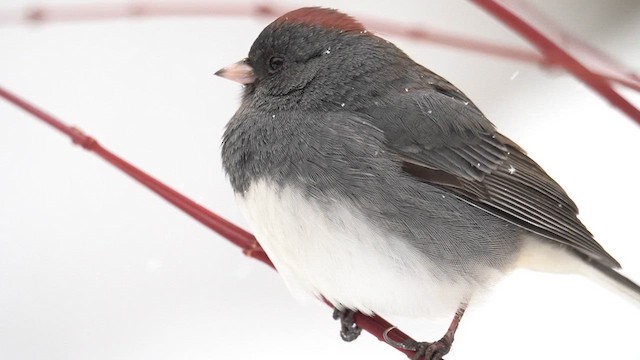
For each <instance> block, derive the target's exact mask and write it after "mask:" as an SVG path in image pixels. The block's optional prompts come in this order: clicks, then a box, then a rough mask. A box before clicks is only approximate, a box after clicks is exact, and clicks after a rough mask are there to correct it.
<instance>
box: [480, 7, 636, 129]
mask: <svg viewBox="0 0 640 360" xmlns="http://www.w3.org/2000/svg"><path fill="white" fill-rule="evenodd" d="M473 1H474V2H475V3H476V4H478V5H479V6H480V7H482V8H484V9H485V10H487V11H489V12H490V13H491V14H493V15H494V16H495V17H497V18H498V19H500V20H501V21H502V22H503V23H505V24H507V25H508V26H509V27H511V29H513V30H514V31H516V32H518V33H519V34H520V35H522V36H523V37H524V38H526V39H527V40H529V41H530V42H531V43H532V44H533V45H535V46H536V47H537V48H538V49H539V50H540V51H541V52H542V53H543V54H544V55H545V57H546V58H547V59H549V60H550V61H552V62H553V63H556V64H559V65H560V66H562V67H563V68H565V69H566V70H567V71H569V72H570V73H572V74H573V75H574V76H575V77H577V78H578V79H580V80H582V81H583V82H584V83H585V84H587V85H588V86H589V87H591V88H592V89H593V90H594V91H596V92H597V93H599V94H600V95H602V96H603V97H604V98H606V99H607V100H609V102H611V104H613V105H614V106H616V107H617V108H618V109H620V110H621V111H622V112H624V113H625V114H627V115H628V116H629V117H630V118H631V119H633V120H634V121H635V122H637V123H638V124H640V110H638V109H637V108H636V107H635V106H633V104H631V103H630V102H628V101H627V100H626V99H625V98H624V97H622V96H621V95H620V94H619V93H618V92H617V91H616V90H615V89H614V88H613V87H612V86H611V83H610V82H609V81H608V80H609V78H607V77H605V76H603V75H601V74H599V73H597V72H596V71H595V70H593V69H591V68H590V67H589V66H587V65H586V64H585V63H583V62H581V61H580V60H579V59H578V57H577V56H574V55H572V54H571V53H570V52H569V51H567V50H565V49H564V48H563V47H561V46H560V45H559V43H560V42H559V41H558V40H559V39H557V37H558V35H556V36H555V37H556V39H554V38H553V37H554V35H552V34H549V33H548V31H547V32H545V31H543V30H542V29H540V28H539V27H536V26H535V25H534V24H533V22H531V21H527V20H526V19H527V18H531V17H532V16H533V15H528V13H530V12H531V11H527V9H526V8H524V7H523V6H522V5H520V6H517V5H516V4H518V2H510V3H507V2H505V1H500V0H473ZM562 40H564V41H563V43H565V44H567V43H569V44H570V43H571V41H570V40H572V39H570V38H569V37H567V36H563V38H562ZM573 42H574V43H576V41H575V40H574V41H573ZM577 45H579V46H580V47H581V48H582V50H583V51H584V50H588V48H587V47H586V45H584V44H577ZM592 56H593V57H594V58H596V57H597V60H599V61H600V62H605V61H606V59H603V58H602V57H598V56H597V53H595V52H594V53H592ZM627 80H628V82H630V84H631V85H632V86H633V88H635V89H638V86H639V85H638V79H637V77H636V76H634V75H629V76H628V79H627Z"/></svg>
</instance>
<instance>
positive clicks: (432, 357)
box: [383, 303, 467, 360]
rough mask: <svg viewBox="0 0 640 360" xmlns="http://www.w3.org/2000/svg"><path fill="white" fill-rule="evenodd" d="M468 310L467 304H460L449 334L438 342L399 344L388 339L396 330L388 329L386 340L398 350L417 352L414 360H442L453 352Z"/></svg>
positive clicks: (410, 341)
mask: <svg viewBox="0 0 640 360" xmlns="http://www.w3.org/2000/svg"><path fill="white" fill-rule="evenodd" d="M466 308H467V304H466V303H462V304H460V306H459V307H458V310H457V311H456V314H455V315H454V317H453V320H451V324H450V325H449V328H448V329H447V332H446V333H445V334H444V336H443V337H442V339H440V340H438V341H436V342H432V343H430V342H417V341H415V340H408V341H405V342H397V341H395V340H391V339H390V338H389V337H388V333H389V331H391V330H393V329H394V328H390V329H387V331H385V332H384V334H383V337H384V340H385V341H386V342H387V343H388V344H389V345H392V346H395V347H397V348H401V349H405V350H412V351H415V354H414V355H413V357H412V358H411V359H412V360H441V359H442V357H443V356H445V355H446V354H447V353H448V352H449V350H451V344H453V337H454V335H455V333H456V330H458V324H459V323H460V319H462V315H464V311H465V309H466Z"/></svg>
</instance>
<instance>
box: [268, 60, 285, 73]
mask: <svg viewBox="0 0 640 360" xmlns="http://www.w3.org/2000/svg"><path fill="white" fill-rule="evenodd" d="M282 65H284V59H283V58H281V57H279V56H272V57H271V59H269V73H271V74H273V73H275V72H277V71H278V70H280V68H281V67H282Z"/></svg>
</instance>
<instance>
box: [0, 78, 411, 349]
mask: <svg viewBox="0 0 640 360" xmlns="http://www.w3.org/2000/svg"><path fill="white" fill-rule="evenodd" d="M0 97H2V98H5V99H6V100H7V101H9V102H10V103H12V104H14V105H15V106H17V107H19V108H21V109H23V110H24V111H26V112H28V113H30V114H31V115H33V116H35V117H36V118H38V119H40V120H42V121H43V122H45V123H47V124H49V125H51V126H52V127H53V128H55V129H56V130H58V131H60V132H62V133H64V134H65V135H67V136H68V137H69V138H70V139H71V141H73V143H74V144H77V145H80V146H82V147H83V148H84V149H85V150H87V151H90V152H93V153H95V154H96V155H98V156H99V157H101V158H102V159H104V160H106V161H107V162H108V163H110V164H111V165H113V166H115V167H117V168H118V169H120V170H122V171H123V172H124V173H125V174H127V175H129V176H130V177H132V178H133V179H135V180H136V181H138V182H139V183H141V184H142V185H144V186H145V187H146V188H148V189H150V190H151V191H153V192H155V193H156V194H158V195H160V196H161V197H162V198H164V199H165V200H167V201H168V202H169V203H171V204H172V205H174V206H176V207H178V208H179V209H180V210H182V211H184V212H185V213H187V214H188V215H189V216H191V217H192V218H194V219H195V220H197V221H198V222H200V223H201V224H203V225H204V226H206V227H208V228H209V229H211V230H213V231H215V232H216V233H218V234H220V235H221V236H222V237H224V238H226V239H227V240H229V241H230V242H232V243H233V244H235V245H237V246H239V247H240V248H242V251H243V253H244V254H245V255H247V256H249V257H252V258H254V259H257V260H260V261H262V262H263V263H265V264H267V265H269V266H271V268H273V269H275V268H274V267H273V263H272V262H271V260H269V258H268V257H267V254H266V253H265V252H264V251H263V250H262V248H261V247H260V244H258V242H257V241H256V239H255V237H254V236H253V235H251V234H250V233H248V232H247V231H245V230H243V229H241V228H240V227H238V226H236V225H234V224H233V223H231V222H229V221H227V220H225V219H223V218H221V217H220V216H218V215H216V214H214V213H213V212H211V211H209V210H207V209H206V208H204V207H203V206H201V205H199V204H197V203H196V202H194V201H193V200H191V199H189V198H187V197H186V196H184V195H182V194H180V193H178V192H177V191H175V190H173V189H172V188H170V187H169V186H167V185H165V184H163V183H162V182H160V181H159V180H157V179H155V178H154V177H152V176H151V175H149V174H147V173H145V172H144V171H142V170H140V169H139V168H137V167H136V166H134V165H133V164H131V163H129V162H127V161H126V160H124V159H122V158H121V157H119V156H117V155H116V154H114V153H112V152H111V151H109V150H107V149H106V148H104V147H103V146H102V145H100V144H99V143H98V141H97V140H95V138H93V137H92V136H89V135H87V134H85V133H83V132H82V131H80V130H79V129H78V128H76V127H72V126H69V125H67V124H65V123H64V122H63V121H61V120H60V119H57V118H55V117H54V116H52V115H50V114H48V113H46V112H45V111H43V110H41V109H39V108H38V107H36V106H34V105H33V104H30V103H29V102H27V101H25V100H24V99H22V98H20V97H18V96H17V95H15V94H13V93H11V92H10V91H8V90H6V89H4V88H3V87H1V86H0ZM327 305H329V306H331V305H330V304H328V303H327ZM354 320H355V322H356V324H357V325H358V326H359V327H360V328H362V329H363V330H365V331H367V332H369V333H370V334H371V335H373V336H375V337H376V338H378V340H380V341H384V339H383V333H384V332H385V330H387V329H389V328H391V327H392V326H393V325H391V324H390V323H389V322H387V321H386V320H384V319H383V318H381V317H380V316H373V317H369V316H366V315H362V314H360V313H358V314H356V316H355V317H354ZM393 337H394V338H395V339H398V341H399V342H403V341H405V340H408V339H410V338H409V336H407V335H406V334H405V333H403V332H402V331H400V330H398V329H394V330H393ZM395 339H394V340H395ZM385 343H386V342H385ZM397 350H398V351H401V352H403V353H405V354H406V355H408V356H411V355H413V352H412V351H409V350H405V349H397Z"/></svg>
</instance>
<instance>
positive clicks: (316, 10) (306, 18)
mask: <svg viewBox="0 0 640 360" xmlns="http://www.w3.org/2000/svg"><path fill="white" fill-rule="evenodd" d="M275 22H276V23H290V24H305V25H311V26H317V27H324V28H328V29H335V30H342V31H357V32H360V31H365V28H364V26H362V24H361V23H359V22H358V20H356V19H354V18H352V17H351V16H349V15H347V14H343V13H341V12H339V11H338V10H334V9H327V8H321V7H307V8H301V9H297V10H293V11H290V12H288V13H286V14H284V15H282V16H281V17H279V18H278V19H277V20H276V21H275Z"/></svg>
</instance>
